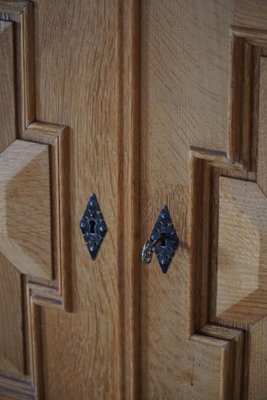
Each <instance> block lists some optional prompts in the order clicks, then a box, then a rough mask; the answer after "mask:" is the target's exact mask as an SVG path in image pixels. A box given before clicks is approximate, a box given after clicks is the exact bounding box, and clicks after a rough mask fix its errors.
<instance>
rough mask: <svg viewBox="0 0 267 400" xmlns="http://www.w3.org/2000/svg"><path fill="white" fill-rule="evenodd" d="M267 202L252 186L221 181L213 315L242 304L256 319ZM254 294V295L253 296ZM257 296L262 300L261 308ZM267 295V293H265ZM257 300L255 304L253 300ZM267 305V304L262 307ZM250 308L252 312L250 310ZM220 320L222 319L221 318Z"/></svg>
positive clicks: (265, 258)
mask: <svg viewBox="0 0 267 400" xmlns="http://www.w3.org/2000/svg"><path fill="white" fill-rule="evenodd" d="M266 264H267V198H266V197H265V195H264V194H263V193H262V191H261V190H260V188H259V186H258V185H257V184H256V183H254V182H245V181H241V180H238V179H231V178H223V177H221V178H220V183H219V237H218V275H217V299H216V312H217V315H218V314H227V310H228V309H231V311H230V312H231V313H232V314H233V313H234V307H235V306H236V305H237V306H238V308H239V311H241V304H239V305H238V303H240V302H241V301H242V300H244V299H245V298H246V301H245V302H244V306H245V309H244V313H243V314H247V316H246V323H249V318H248V314H250V315H251V314H254V318H253V320H254V319H255V318H256V317H257V316H258V313H257V305H258V307H260V309H262V308H263V307H264V304H265V299H266V297H267V296H266V295H264V291H265V290H266V289H267V281H266V277H267V274H266ZM256 291H257V293H254V292H256ZM259 292H260V293H261V296H262V301H260V303H261V304H259V303H258V301H259V300H260V296H259ZM266 293H267V290H266ZM254 296H255V298H257V299H258V301H257V302H255V300H253V299H254ZM265 305H266V304H265ZM251 308H252V309H253V310H251ZM222 318H223V317H222Z"/></svg>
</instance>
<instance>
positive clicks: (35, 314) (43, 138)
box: [0, 0, 72, 399]
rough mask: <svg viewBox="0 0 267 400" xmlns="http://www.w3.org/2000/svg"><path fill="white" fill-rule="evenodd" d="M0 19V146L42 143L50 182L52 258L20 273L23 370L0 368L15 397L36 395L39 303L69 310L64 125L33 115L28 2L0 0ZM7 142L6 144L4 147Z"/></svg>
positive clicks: (1, 386)
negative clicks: (11, 78) (4, 83)
mask: <svg viewBox="0 0 267 400" xmlns="http://www.w3.org/2000/svg"><path fill="white" fill-rule="evenodd" d="M0 20H2V21H4V23H7V21H8V23H10V24H11V25H12V32H13V43H14V49H13V50H14V52H15V58H14V59H15V60H16V63H15V65H14V74H15V77H16V78H15V82H16V101H15V110H16V132H15V137H14V135H13V133H12V134H10V135H9V136H8V138H7V141H5V143H4V145H3V146H1V148H0V151H3V153H2V154H3V155H4V154H7V153H5V151H7V150H8V151H11V149H12V150H13V149H14V147H15V146H19V144H20V143H39V144H42V145H43V146H44V148H47V149H48V162H49V165H48V166H47V167H46V168H47V174H48V177H49V182H50V193H49V195H50V210H49V213H50V219H51V221H50V224H51V227H49V229H51V243H50V246H51V259H52V261H51V266H50V272H49V273H48V276H47V277H40V276H39V277H37V276H36V274H34V268H33V269H32V271H33V273H30V274H27V275H25V274H24V275H22V282H23V288H24V296H23V304H22V305H21V306H22V309H23V313H24V316H25V324H24V333H23V334H24V337H25V340H24V341H25V346H24V347H25V348H24V350H25V351H24V353H25V363H24V364H25V368H24V374H23V375H20V376H18V375H16V376H14V375H12V374H10V373H9V372H7V371H1V372H0V394H3V395H7V396H11V397H13V398H18V399H33V398H36V399H41V398H42V397H43V374H42V340H41V337H42V332H41V323H40V322H41V320H40V318H41V316H40V307H39V306H46V307H47V306H49V307H53V308H58V309H62V310H65V311H71V307H72V300H71V276H70V262H71V254H70V229H69V223H70V214H69V145H68V143H69V138H68V128H67V127H65V126H60V125H53V124H48V123H43V122H38V121H35V119H36V118H35V85H34V32H33V3H32V2H29V1H5V0H1V1H0ZM0 34H1V33H0ZM0 71H1V69H0ZM34 121H35V122H34ZM15 139H19V140H15ZM14 140H15V141H14ZM21 141H23V142H21ZM0 144H1V140H0ZM8 145H11V146H9V147H7V146H8ZM6 147H7V149H6ZM26 147H27V146H26ZM9 149H10V150H9ZM0 157H1V153H0ZM29 217H30V216H29ZM25 220H27V218H26V219H25ZM30 224H31V221H30V218H29V225H28V229H31V225H30ZM48 267H49V266H48ZM19 270H21V269H20V268H19ZM22 272H23V271H22ZM49 274H50V275H51V278H49ZM39 275H40V274H39Z"/></svg>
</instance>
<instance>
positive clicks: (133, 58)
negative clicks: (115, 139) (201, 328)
mask: <svg viewBox="0 0 267 400" xmlns="http://www.w3.org/2000/svg"><path fill="white" fill-rule="evenodd" d="M119 13H120V17H119V23H120V38H119V51H120V53H119V54H120V56H119V57H120V72H121V74H120V77H119V79H120V80H119V85H120V106H119V109H118V112H119V115H118V118H119V121H120V123H121V125H120V140H119V149H118V154H119V165H120V168H119V181H118V191H119V193H120V201H119V209H118V218H119V220H120V221H121V222H120V227H119V229H120V232H121V233H120V234H119V235H118V237H119V243H118V251H119V254H118V262H119V274H120V277H119V286H120V288H121V291H120V296H119V306H120V315H121V324H120V326H121V328H120V329H121V332H120V338H121V357H120V362H121V365H120V368H121V399H128V400H134V399H136V400H137V399H139V398H140V380H139V365H138V364H139V363H140V354H139V348H140V346H139V292H138V290H139V281H140V271H139V264H140V259H139V247H140V245H139V126H140V124H139V37H140V33H139V27H140V22H139V20H140V4H139V1H135V0H127V1H120V9H119ZM122 214H123V217H120V216H121V215H122Z"/></svg>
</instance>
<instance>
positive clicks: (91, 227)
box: [80, 193, 107, 260]
mask: <svg viewBox="0 0 267 400" xmlns="http://www.w3.org/2000/svg"><path fill="white" fill-rule="evenodd" d="M80 228H81V231H82V234H83V238H84V241H85V243H86V245H87V248H88V251H89V254H90V256H91V258H92V260H95V259H96V256H97V254H98V251H99V249H100V246H101V243H102V241H103V239H104V237H105V235H106V233H107V226H106V223H105V221H104V218H103V215H102V212H101V210H100V207H99V204H98V201H97V198H96V195H95V194H94V193H92V194H91V195H90V197H89V200H88V202H87V206H86V208H85V211H84V213H83V216H82V218H81V221H80Z"/></svg>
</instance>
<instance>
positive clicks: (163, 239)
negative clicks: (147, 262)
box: [160, 233, 166, 247]
mask: <svg viewBox="0 0 267 400" xmlns="http://www.w3.org/2000/svg"><path fill="white" fill-rule="evenodd" d="M160 246H162V247H165V246H166V235H165V233H162V234H161V235H160Z"/></svg>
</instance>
